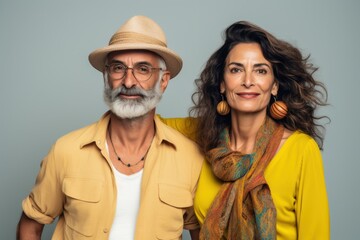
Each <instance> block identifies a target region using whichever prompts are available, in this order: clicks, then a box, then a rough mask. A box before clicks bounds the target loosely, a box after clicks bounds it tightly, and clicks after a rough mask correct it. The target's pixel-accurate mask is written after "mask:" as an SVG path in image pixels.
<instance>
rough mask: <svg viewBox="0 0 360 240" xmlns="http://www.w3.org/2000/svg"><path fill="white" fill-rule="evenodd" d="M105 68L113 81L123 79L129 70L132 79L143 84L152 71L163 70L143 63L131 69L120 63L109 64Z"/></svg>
mask: <svg viewBox="0 0 360 240" xmlns="http://www.w3.org/2000/svg"><path fill="white" fill-rule="evenodd" d="M105 67H106V71H107V73H108V74H109V76H110V77H111V78H112V79H113V80H120V79H123V78H124V77H125V76H126V74H127V70H128V69H131V72H132V74H133V76H134V78H135V79H136V80H137V81H139V82H145V81H147V80H149V79H150V78H151V75H152V73H153V71H154V70H159V71H162V70H163V69H162V68H154V67H151V66H149V65H147V64H143V63H141V64H136V65H134V66H133V67H128V66H125V65H124V64H122V63H111V64H110V65H106V66H105Z"/></svg>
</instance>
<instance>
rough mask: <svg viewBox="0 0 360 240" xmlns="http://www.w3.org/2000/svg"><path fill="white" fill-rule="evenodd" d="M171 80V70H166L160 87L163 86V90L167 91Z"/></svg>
mask: <svg viewBox="0 0 360 240" xmlns="http://www.w3.org/2000/svg"><path fill="white" fill-rule="evenodd" d="M169 80H170V72H169V71H166V72H164V73H163V75H162V78H161V80H160V81H161V83H160V87H161V91H162V92H165V89H166V87H167V85H168V84H169Z"/></svg>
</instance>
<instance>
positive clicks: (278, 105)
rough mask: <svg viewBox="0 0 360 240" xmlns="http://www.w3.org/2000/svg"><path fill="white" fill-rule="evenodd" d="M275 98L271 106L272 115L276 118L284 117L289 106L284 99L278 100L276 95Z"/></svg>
mask: <svg viewBox="0 0 360 240" xmlns="http://www.w3.org/2000/svg"><path fill="white" fill-rule="evenodd" d="M274 99H275V102H274V103H273V104H271V107H270V115H271V117H272V118H274V119H276V120H280V119H283V118H284V117H285V116H286V114H287V113H288V108H287V106H286V104H285V103H284V102H283V101H276V97H274Z"/></svg>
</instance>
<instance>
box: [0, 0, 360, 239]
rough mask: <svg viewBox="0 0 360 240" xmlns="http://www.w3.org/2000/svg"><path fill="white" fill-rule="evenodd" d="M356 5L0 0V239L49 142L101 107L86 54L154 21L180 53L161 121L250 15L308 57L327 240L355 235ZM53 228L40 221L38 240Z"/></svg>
mask: <svg viewBox="0 0 360 240" xmlns="http://www.w3.org/2000/svg"><path fill="white" fill-rule="evenodd" d="M359 10H360V2H359V1H357V0H348V1H335V0H318V1H313V0H304V1H289V0H279V1H266V0H259V1H243V0H232V1H221V2H220V1H205V0H203V1H201V0H199V1H195V0H194V1H170V0H168V1H161V0H155V1H145V0H143V1H140V0H139V1H120V0H119V1H115V0H114V1H97V2H95V1H92V2H91V1H86V0H78V1H66V0H65V1H48V0H43V1H40V0H34V1H26V0H23V1H20V0H14V1H12V0H0V81H1V85H0V110H1V113H0V116H1V117H0V119H1V122H0V123H1V124H0V160H1V167H0V171H1V172H0V192H1V197H0V201H1V204H0V208H1V210H0V239H15V228H16V224H17V221H18V219H19V216H20V213H21V200H22V199H23V198H24V197H25V196H26V195H27V194H28V193H29V191H30V189H31V187H32V185H33V184H34V181H35V177H36V174H37V172H38V170H39V164H40V161H41V160H42V158H43V157H44V156H45V155H46V153H47V152H48V150H49V148H50V146H51V144H52V143H53V142H54V141H55V140H56V139H57V138H58V137H60V136H61V135H63V134H65V133H67V132H69V131H71V130H74V129H76V128H79V127H82V126H84V125H87V124H90V123H92V122H94V121H96V120H97V119H98V118H99V117H100V116H101V114H102V113H104V112H105V111H106V107H105V104H103V100H102V87H103V85H102V78H101V75H100V73H99V72H97V71H96V70H94V69H93V68H92V67H91V66H90V65H89V63H88V61H87V56H88V54H89V53H90V52H91V51H92V50H94V49H96V48H98V47H102V46H105V44H107V42H108V40H109V38H110V37H111V35H112V34H113V33H114V32H115V31H116V30H117V29H118V27H119V26H120V25H121V24H122V23H123V22H124V21H125V20H126V19H128V18H129V17H131V16H133V15H138V14H142V15H147V16H149V17H151V18H153V19H154V20H155V21H157V22H158V23H159V24H160V25H161V26H162V27H163V29H164V30H165V32H166V34H167V38H168V43H169V46H170V47H171V48H172V49H174V50H175V51H177V52H178V53H179V54H180V55H181V56H182V57H183V60H184V67H183V70H182V72H181V74H180V75H179V76H178V77H176V78H175V79H174V80H173V81H171V82H170V85H169V87H168V89H167V92H166V93H165V96H164V98H163V101H162V103H161V104H160V106H159V107H158V112H159V113H161V114H162V115H163V116H166V117H175V116H186V115H187V109H188V108H189V107H190V106H191V100H190V97H191V93H192V92H193V90H194V84H193V80H194V79H195V78H196V77H198V75H199V73H200V71H201V69H202V67H203V66H204V63H205V61H206V59H207V58H208V57H209V56H210V54H211V53H212V52H213V51H214V50H215V49H217V48H218V47H219V46H220V43H221V42H222V37H221V36H222V35H221V34H222V32H223V30H224V29H225V28H226V27H227V26H229V25H230V24H231V23H233V22H235V21H238V20H249V21H252V22H254V23H256V24H258V25H260V26H262V27H264V28H265V29H267V30H269V31H270V32H272V33H273V34H275V35H276V36H277V37H279V38H282V39H284V40H287V41H289V42H291V43H293V44H294V45H296V46H298V47H300V48H301V49H302V51H303V52H304V54H309V53H311V59H312V61H313V62H314V63H315V64H316V65H317V66H319V67H320V70H319V71H318V72H317V75H316V76H317V78H318V79H319V80H321V81H323V82H324V83H325V84H326V85H327V88H328V92H329V102H330V103H331V105H330V106H328V107H326V108H324V109H322V110H321V113H323V114H326V115H328V116H329V117H330V118H331V119H332V122H331V124H330V125H328V126H327V134H326V140H325V145H324V147H325V149H324V151H323V158H324V166H325V175H326V181H327V189H328V196H329V202H330V210H331V233H332V239H354V238H355V237H356V236H357V232H358V224H357V222H358V219H357V217H358V216H359V215H360V207H359V206H358V202H359V198H360V194H359V191H358V189H359V187H358V184H359V182H360V176H359V174H358V173H359V168H360V163H359V160H360V159H359V154H358V153H357V149H358V143H359V140H358V135H359V134H360V131H359V117H360V108H359V106H358V104H359V102H360V99H359V98H360V97H359V95H360V94H359V89H360V79H359V67H360V61H359V56H360V48H359V45H358V44H359V42H360V30H359V29H360V27H359V25H360V15H359V14H358V13H359ZM51 231H52V227H51V226H50V227H47V228H46V229H45V233H44V237H43V239H49V238H50V232H51ZM184 238H187V236H185V237H184Z"/></svg>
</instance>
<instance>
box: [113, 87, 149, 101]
mask: <svg viewBox="0 0 360 240" xmlns="http://www.w3.org/2000/svg"><path fill="white" fill-rule="evenodd" d="M120 94H123V95H128V96H131V95H139V96H142V97H149V96H150V95H151V93H149V92H148V91H145V90H143V89H141V88H139V87H136V86H134V87H131V88H126V87H124V86H119V87H118V88H116V89H112V91H111V98H112V99H115V98H117V97H118V96H119V95H120Z"/></svg>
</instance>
